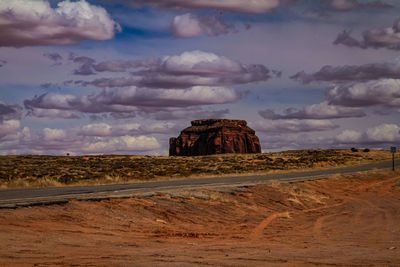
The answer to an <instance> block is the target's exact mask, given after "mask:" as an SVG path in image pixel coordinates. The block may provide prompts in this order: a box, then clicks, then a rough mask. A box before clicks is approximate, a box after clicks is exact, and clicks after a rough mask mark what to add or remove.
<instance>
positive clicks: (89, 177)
mask: <svg viewBox="0 0 400 267" xmlns="http://www.w3.org/2000/svg"><path fill="white" fill-rule="evenodd" d="M390 157H391V154H390V152H389V151H383V150H376V151H370V152H362V151H360V152H351V151H350V150H297V151H286V152H279V153H263V154H222V155H212V156H198V157H160V156H118V155H100V156H0V188H21V187H49V186H62V185H98V184H115V183H128V182H146V181H155V180H172V179H184V178H187V177H211V176H227V175H229V176H232V175H244V174H266V173H274V172H282V171H288V170H290V171H299V170H306V169H322V168H331V167H340V166H347V165H355V164H360V163H367V162H375V161H381V160H387V159H390Z"/></svg>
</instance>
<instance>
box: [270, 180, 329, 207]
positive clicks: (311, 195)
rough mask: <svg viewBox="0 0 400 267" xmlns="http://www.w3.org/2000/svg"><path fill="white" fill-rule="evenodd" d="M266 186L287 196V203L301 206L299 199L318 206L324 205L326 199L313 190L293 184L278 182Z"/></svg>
mask: <svg viewBox="0 0 400 267" xmlns="http://www.w3.org/2000/svg"><path fill="white" fill-rule="evenodd" d="M267 184H268V186H270V187H272V188H274V189H275V190H278V191H279V192H281V193H284V194H287V195H289V197H288V200H289V201H292V202H295V203H298V204H301V205H302V204H303V202H302V201H301V200H300V199H307V200H308V201H312V202H315V203H318V204H325V202H324V200H325V199H327V198H328V197H327V196H326V195H324V194H322V193H319V192H317V191H315V190H312V189H309V188H305V187H299V186H297V185H295V184H290V183H282V182H280V181H278V180H271V181H268V183H267Z"/></svg>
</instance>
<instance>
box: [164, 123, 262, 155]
mask: <svg viewBox="0 0 400 267" xmlns="http://www.w3.org/2000/svg"><path fill="white" fill-rule="evenodd" d="M191 124H192V126H190V127H188V128H186V129H184V130H183V131H182V132H181V134H180V135H179V136H178V137H177V138H174V137H172V138H170V140H169V155H170V156H199V155H211V154H222V153H261V146H260V141H259V140H258V137H257V136H256V135H255V131H254V130H253V129H251V128H249V127H248V126H247V122H246V121H244V120H228V119H209V120H195V121H192V122H191Z"/></svg>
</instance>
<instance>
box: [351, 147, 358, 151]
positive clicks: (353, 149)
mask: <svg viewBox="0 0 400 267" xmlns="http://www.w3.org/2000/svg"><path fill="white" fill-rule="evenodd" d="M350 150H351V152H358V149H357V148H355V147H352V148H351V149H350Z"/></svg>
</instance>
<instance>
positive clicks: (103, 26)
mask: <svg viewBox="0 0 400 267" xmlns="http://www.w3.org/2000/svg"><path fill="white" fill-rule="evenodd" d="M115 31H120V26H119V25H118V24H117V23H116V22H115V21H113V20H112V19H111V18H110V15H109V14H108V13H107V11H106V10H105V9H104V8H102V7H98V6H94V5H90V4H89V3H87V2H86V1H85V0H80V1H77V2H70V1H69V0H66V1H62V2H59V3H58V4H57V7H56V8H55V9H53V8H52V7H51V6H50V4H49V2H47V1H43V0H36V1H33V0H12V1H9V0H0V32H1V33H2V38H1V39H0V46H12V47H23V46H35V45H69V44H75V43H77V42H79V41H82V40H107V39H111V38H113V37H114V32H115Z"/></svg>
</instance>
